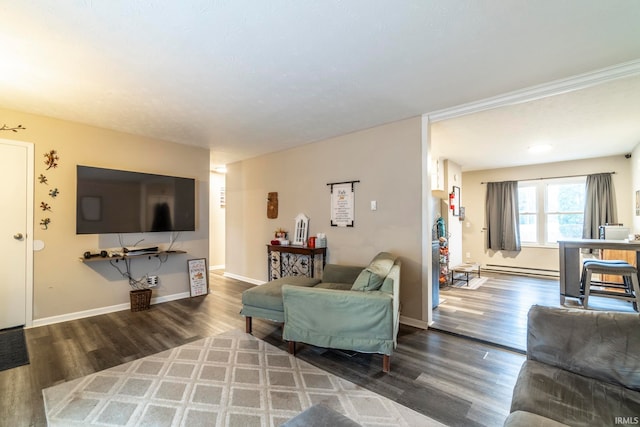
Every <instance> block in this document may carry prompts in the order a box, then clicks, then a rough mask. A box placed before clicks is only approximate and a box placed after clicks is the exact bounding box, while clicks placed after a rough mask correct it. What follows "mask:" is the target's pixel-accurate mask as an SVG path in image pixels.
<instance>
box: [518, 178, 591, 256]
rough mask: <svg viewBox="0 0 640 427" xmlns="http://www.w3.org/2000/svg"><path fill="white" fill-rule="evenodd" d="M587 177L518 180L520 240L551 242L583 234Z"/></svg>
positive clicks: (525, 242)
mask: <svg viewBox="0 0 640 427" xmlns="http://www.w3.org/2000/svg"><path fill="white" fill-rule="evenodd" d="M584 199H585V178H584V177H580V178H559V179H554V180H544V181H523V182H519V183H518V211H519V212H518V214H519V220H520V240H521V242H522V243H524V244H527V243H528V244H539V245H549V244H555V243H556V242H557V241H558V240H562V239H579V238H581V237H582V224H583V222H584Z"/></svg>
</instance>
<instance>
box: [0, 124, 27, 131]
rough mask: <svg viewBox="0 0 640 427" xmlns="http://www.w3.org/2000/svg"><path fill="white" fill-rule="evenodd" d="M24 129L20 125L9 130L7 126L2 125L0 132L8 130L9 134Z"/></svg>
mask: <svg viewBox="0 0 640 427" xmlns="http://www.w3.org/2000/svg"><path fill="white" fill-rule="evenodd" d="M26 129H27V128H26V127H23V126H22V125H18V126H16V127H13V128H10V127H9V126H7V125H2V127H1V128H0V130H10V131H11V132H18V131H19V130H26Z"/></svg>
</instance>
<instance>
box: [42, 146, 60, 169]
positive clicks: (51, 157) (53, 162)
mask: <svg viewBox="0 0 640 427" xmlns="http://www.w3.org/2000/svg"><path fill="white" fill-rule="evenodd" d="M44 157H45V160H44V164H45V165H47V170H49V169H51V168H57V167H58V160H60V157H58V153H57V151H56V150H50V151H49V152H48V153H44Z"/></svg>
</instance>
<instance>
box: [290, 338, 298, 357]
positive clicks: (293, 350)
mask: <svg viewBox="0 0 640 427" xmlns="http://www.w3.org/2000/svg"><path fill="white" fill-rule="evenodd" d="M289 353H290V354H293V355H294V356H295V355H296V342H295V341H289Z"/></svg>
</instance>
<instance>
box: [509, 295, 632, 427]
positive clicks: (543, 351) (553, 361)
mask: <svg viewBox="0 0 640 427" xmlns="http://www.w3.org/2000/svg"><path fill="white" fill-rule="evenodd" d="M638 424H640V315H638V314H634V313H622V312H608V311H599V312H598V311H590V310H582V309H568V308H554V307H542V306H533V307H532V308H531V309H530V311H529V318H528V324H527V360H526V361H525V362H524V364H523V365H522V368H521V370H520V374H519V375H518V380H517V382H516V385H515V387H514V390H513V398H512V401H511V414H509V417H508V418H507V419H506V421H505V426H509V427H516V426H517V427H524V426H527V427H528V426H540V427H552V426H561V425H569V426H585V427H586V426H605V425H611V426H613V425H638Z"/></svg>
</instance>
